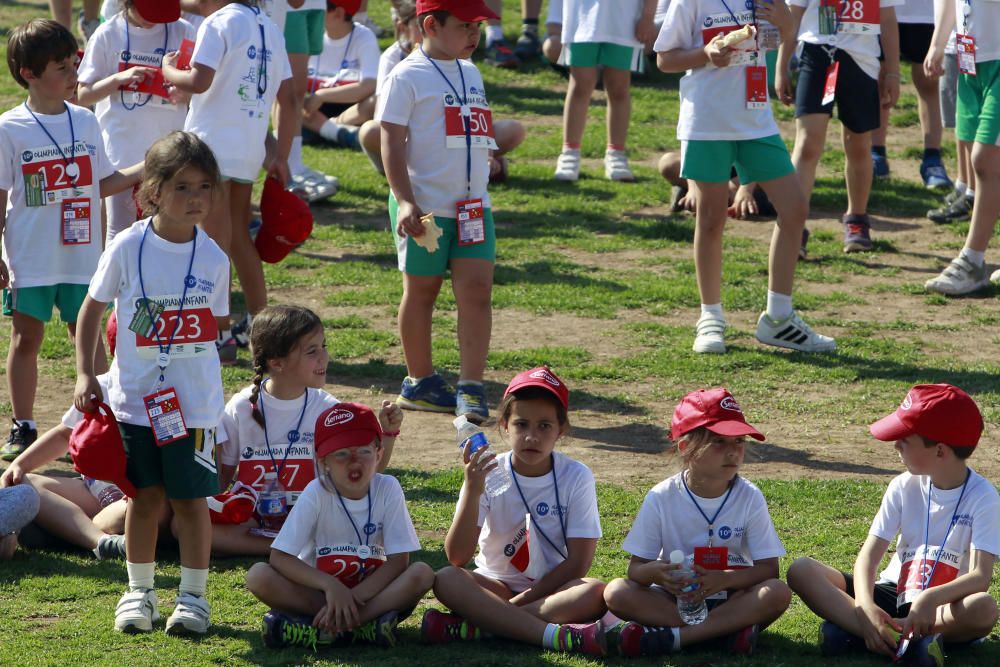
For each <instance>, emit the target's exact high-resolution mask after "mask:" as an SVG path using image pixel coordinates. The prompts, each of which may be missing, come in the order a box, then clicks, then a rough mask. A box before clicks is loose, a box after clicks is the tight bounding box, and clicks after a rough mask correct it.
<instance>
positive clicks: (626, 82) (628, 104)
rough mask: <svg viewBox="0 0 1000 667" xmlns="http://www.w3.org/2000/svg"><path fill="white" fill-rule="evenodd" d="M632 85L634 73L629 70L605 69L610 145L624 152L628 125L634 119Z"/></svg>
mask: <svg viewBox="0 0 1000 667" xmlns="http://www.w3.org/2000/svg"><path fill="white" fill-rule="evenodd" d="M631 83H632V72H630V71H629V70H627V69H615V68H614V67H605V68H604V92H605V94H607V96H608V119H607V123H608V144H609V145H611V146H614V147H615V149H616V150H624V148H625V141H626V140H627V139H628V124H629V119H630V118H631V117H632V94H631V92H630V91H629V86H630V85H631Z"/></svg>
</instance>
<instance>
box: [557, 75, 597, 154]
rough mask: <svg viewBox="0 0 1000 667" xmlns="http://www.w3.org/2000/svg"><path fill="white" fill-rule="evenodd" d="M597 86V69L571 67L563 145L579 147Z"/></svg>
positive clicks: (564, 109) (565, 108)
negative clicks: (591, 99) (588, 109)
mask: <svg viewBox="0 0 1000 667" xmlns="http://www.w3.org/2000/svg"><path fill="white" fill-rule="evenodd" d="M596 85H597V68H596V67H570V69H569V87H568V88H567V89H566V105H565V106H564V107H563V143H564V144H568V145H571V146H579V145H580V142H581V141H582V140H583V129H584V128H585V127H586V125H587V108H588V107H589V106H590V96H591V95H593V94H594V87H595V86H596Z"/></svg>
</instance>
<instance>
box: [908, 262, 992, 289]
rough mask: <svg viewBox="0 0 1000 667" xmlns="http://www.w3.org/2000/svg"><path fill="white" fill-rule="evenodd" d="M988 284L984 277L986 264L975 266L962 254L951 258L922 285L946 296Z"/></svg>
mask: <svg viewBox="0 0 1000 667" xmlns="http://www.w3.org/2000/svg"><path fill="white" fill-rule="evenodd" d="M989 284H990V281H989V279H988V278H987V277H986V264H985V263H983V264H980V265H979V266H976V265H975V264H973V263H972V262H970V261H969V260H967V259H966V258H965V257H963V256H962V255H959V256H958V257H956V258H955V259H953V260H951V264H949V265H948V266H946V267H945V269H944V271H942V272H941V273H939V274H938V275H937V277H935V278H931V279H930V280H928V281H927V282H926V283H924V287H925V288H926V289H927V290H928V291H931V292H937V293H938V294H945V295H947V296H959V295H962V294H970V293H972V292H975V291H977V290H981V289H982V288H984V287H986V286H987V285H989Z"/></svg>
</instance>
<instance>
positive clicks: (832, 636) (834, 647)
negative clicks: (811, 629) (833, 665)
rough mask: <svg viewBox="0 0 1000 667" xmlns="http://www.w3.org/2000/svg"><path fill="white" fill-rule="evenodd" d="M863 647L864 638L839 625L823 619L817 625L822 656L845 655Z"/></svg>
mask: <svg viewBox="0 0 1000 667" xmlns="http://www.w3.org/2000/svg"><path fill="white" fill-rule="evenodd" d="M864 647H865V640H864V639H862V638H861V637H857V636H855V635H852V634H851V633H850V632H848V631H847V630H845V629H843V628H842V627H840V626H839V625H835V624H833V623H831V622H830V621H823V622H822V623H821V624H820V626H819V652H820V655H822V656H823V657H826V658H832V657H835V656H839V655H847V654H848V653H852V652H853V651H857V650H860V649H863V648H864Z"/></svg>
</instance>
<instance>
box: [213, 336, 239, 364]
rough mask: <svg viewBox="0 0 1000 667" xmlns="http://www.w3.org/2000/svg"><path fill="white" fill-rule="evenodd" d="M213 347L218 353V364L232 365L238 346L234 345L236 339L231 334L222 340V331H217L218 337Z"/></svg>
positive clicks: (234, 361)
mask: <svg viewBox="0 0 1000 667" xmlns="http://www.w3.org/2000/svg"><path fill="white" fill-rule="evenodd" d="M215 349H216V351H218V353H219V363H220V364H222V365H223V366H232V365H233V364H235V363H236V356H237V350H238V346H237V345H236V339H235V338H233V337H232V335H229V336H228V337H226V339H225V340H222V332H219V337H218V338H216V339H215Z"/></svg>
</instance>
